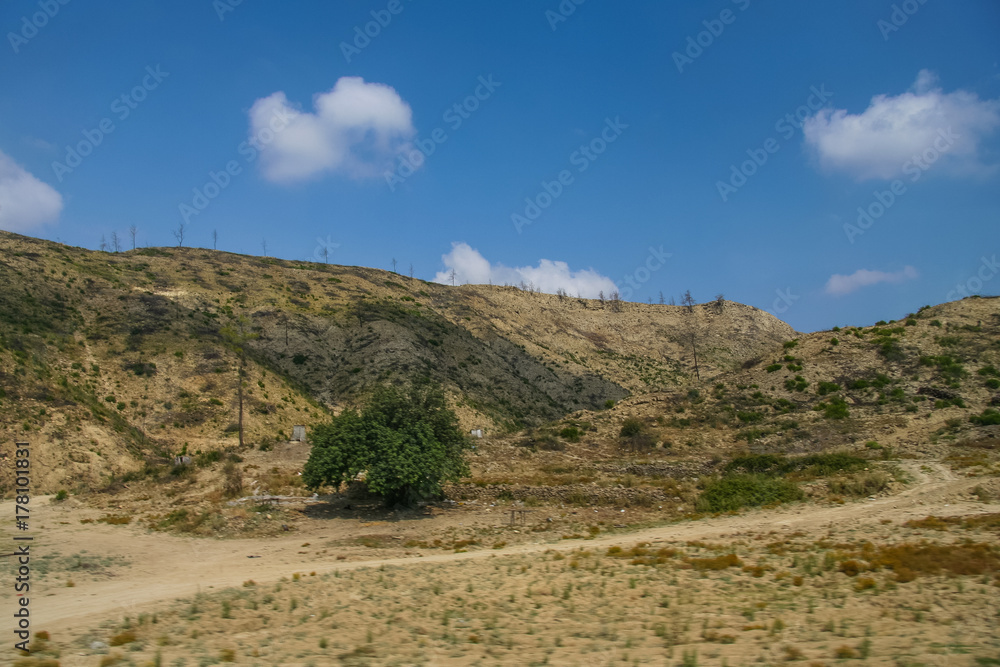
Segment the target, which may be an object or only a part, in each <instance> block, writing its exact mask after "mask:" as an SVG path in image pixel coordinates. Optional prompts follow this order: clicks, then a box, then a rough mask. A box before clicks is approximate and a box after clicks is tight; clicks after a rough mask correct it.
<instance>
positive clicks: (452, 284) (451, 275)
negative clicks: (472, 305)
mask: <svg viewBox="0 0 1000 667" xmlns="http://www.w3.org/2000/svg"><path fill="white" fill-rule="evenodd" d="M448 277H449V278H451V286H452V287H454V286H455V269H452V270H451V273H450V274H449V276H448Z"/></svg>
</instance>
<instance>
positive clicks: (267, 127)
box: [249, 76, 416, 183]
mask: <svg viewBox="0 0 1000 667" xmlns="http://www.w3.org/2000/svg"><path fill="white" fill-rule="evenodd" d="M313 107H314V109H315V111H314V112H312V113H309V112H302V111H299V110H298V109H296V108H295V107H294V106H293V105H292V104H291V103H290V102H289V101H288V98H287V97H286V96H285V93H283V92H277V93H273V94H271V95H269V96H267V97H264V98H261V99H259V100H257V101H256V102H254V104H253V107H251V108H250V113H249V116H250V142H251V144H252V145H254V146H255V147H257V148H258V150H260V156H261V169H262V171H263V174H264V177H265V178H267V179H268V180H271V181H274V182H277V183H293V182H296V181H302V180H306V179H309V178H313V177H316V176H317V175H319V174H322V173H324V172H333V173H341V174H346V175H348V176H351V177H353V178H373V177H376V176H379V175H381V174H382V173H383V171H384V170H385V168H386V166H387V165H389V164H391V162H392V160H393V158H394V157H395V156H396V155H397V154H398V153H399V152H400V151H402V150H404V149H406V148H407V147H408V146H409V140H410V139H411V138H412V137H413V136H414V135H415V134H416V130H415V129H414V127H413V113H412V111H411V110H410V106H409V105H408V104H407V103H406V102H404V101H403V100H402V98H400V96H399V94H398V93H397V92H396V91H395V90H394V89H393V88H391V87H390V86H387V85H385V84H381V83H365V81H364V79H362V78H360V77H352V76H345V77H342V78H341V79H339V80H338V81H337V83H336V85H335V86H334V87H333V89H332V90H330V91H329V92H326V93H319V94H317V95H316V96H314V98H313Z"/></svg>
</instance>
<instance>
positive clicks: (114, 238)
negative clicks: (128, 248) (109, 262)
mask: <svg viewBox="0 0 1000 667" xmlns="http://www.w3.org/2000/svg"><path fill="white" fill-rule="evenodd" d="M111 249H112V250H114V251H115V252H121V251H122V240H121V239H120V238H119V237H118V232H115V231H113V232H111Z"/></svg>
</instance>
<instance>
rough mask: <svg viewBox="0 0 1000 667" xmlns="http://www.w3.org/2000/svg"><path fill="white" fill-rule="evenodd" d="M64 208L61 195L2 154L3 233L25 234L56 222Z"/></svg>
mask: <svg viewBox="0 0 1000 667" xmlns="http://www.w3.org/2000/svg"><path fill="white" fill-rule="evenodd" d="M62 207H63V201H62V195H60V194H59V193H58V192H56V191H55V189H54V188H52V186H50V185H48V184H47V183H43V182H41V181H40V180H38V179H37V178H35V177H34V176H32V175H31V174H29V173H28V172H27V171H25V169H24V167H22V166H21V165H19V164H17V163H16V162H14V160H12V159H11V158H10V156H8V155H7V154H5V153H4V152H3V151H0V229H5V230H7V231H9V232H26V231H28V230H30V229H32V228H33V227H37V226H39V225H42V224H45V223H47V222H52V221H54V220H55V219H56V218H58V217H59V212H60V211H62Z"/></svg>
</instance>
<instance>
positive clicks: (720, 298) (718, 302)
mask: <svg viewBox="0 0 1000 667" xmlns="http://www.w3.org/2000/svg"><path fill="white" fill-rule="evenodd" d="M713 305H714V306H715V312H717V313H719V314H722V311H723V309H724V308H725V307H726V297H725V296H724V295H722V294H716V295H715V301H714V302H713Z"/></svg>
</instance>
